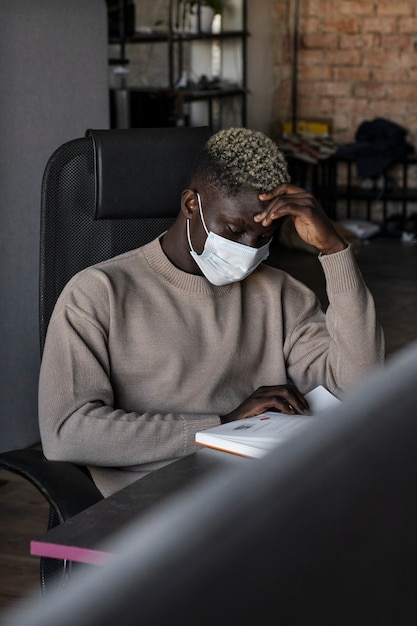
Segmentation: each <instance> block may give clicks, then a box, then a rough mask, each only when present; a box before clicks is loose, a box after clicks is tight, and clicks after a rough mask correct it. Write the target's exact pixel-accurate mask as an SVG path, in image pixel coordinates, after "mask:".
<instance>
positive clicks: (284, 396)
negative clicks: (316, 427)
mask: <svg viewBox="0 0 417 626" xmlns="http://www.w3.org/2000/svg"><path fill="white" fill-rule="evenodd" d="M309 408H310V407H309V405H308V402H307V400H306V399H305V398H304V396H303V395H302V393H300V392H299V391H298V389H297V388H296V387H294V385H271V386H269V387H259V389H257V390H256V391H254V393H253V394H252V395H251V396H249V398H247V399H246V400H244V401H243V402H242V404H240V405H239V406H238V407H237V408H236V409H235V410H234V411H232V412H231V413H228V414H227V415H223V416H222V417H221V418H220V420H221V422H222V424H225V423H226V422H233V421H235V420H240V419H245V418H247V417H253V416H255V415H260V413H264V411H278V412H280V413H285V414H286V415H308V414H309Z"/></svg>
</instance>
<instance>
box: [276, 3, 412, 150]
mask: <svg viewBox="0 0 417 626" xmlns="http://www.w3.org/2000/svg"><path fill="white" fill-rule="evenodd" d="M294 4H295V3H294V1H291V0H274V2H273V11H274V21H275V24H276V28H275V32H276V50H275V56H274V75H273V80H274V99H273V115H272V117H273V126H272V127H273V131H274V133H275V134H279V130H280V128H281V125H282V122H283V121H284V120H285V119H289V120H290V119H291V68H292V58H293V49H292V33H293V27H294ZM299 7H300V19H299V46H298V87H297V96H298V107H297V108H298V119H303V118H308V119H311V118H320V119H328V120H330V121H331V124H332V132H333V136H334V138H335V139H336V141H340V142H346V141H353V140H354V133H355V130H356V128H357V127H358V125H359V124H360V122H361V121H363V120H365V119H373V118H374V117H385V118H387V119H390V120H392V121H395V122H397V123H398V124H401V125H402V126H404V127H405V128H407V129H408V130H409V139H410V141H411V142H412V143H413V144H414V145H417V106H416V103H417V1H416V0H378V1H373V0H299Z"/></svg>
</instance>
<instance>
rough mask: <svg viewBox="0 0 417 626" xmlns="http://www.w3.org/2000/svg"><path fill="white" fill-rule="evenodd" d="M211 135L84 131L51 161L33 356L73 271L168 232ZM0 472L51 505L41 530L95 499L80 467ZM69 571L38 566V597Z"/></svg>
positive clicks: (9, 458)
mask: <svg viewBox="0 0 417 626" xmlns="http://www.w3.org/2000/svg"><path fill="white" fill-rule="evenodd" d="M210 134H211V131H210V130H209V128H207V127H201V128H153V129H152V128H147V129H129V130H90V131H87V134H86V136H85V137H82V138H80V139H75V140H73V141H69V142H67V143H65V144H63V145H62V146H61V147H60V148H58V150H56V152H55V153H54V154H53V155H52V156H51V158H50V159H49V161H48V163H47V165H46V169H45V173H44V178H43V182H42V200H41V232H40V285H39V296H40V301H39V315H40V318H39V322H40V345H41V353H42V351H43V347H44V341H45V335H46V331H47V328H48V323H49V320H50V317H51V313H52V310H53V308H54V305H55V302H56V300H57V298H58V296H59V294H60V293H61V291H62V289H63V287H64V286H65V284H66V283H67V282H68V280H69V279H70V278H71V277H72V276H73V275H74V274H75V273H76V272H78V271H80V270H82V269H83V268H85V267H87V266H89V265H93V264H95V263H98V262H100V261H104V260H106V259H108V258H110V257H112V256H115V255H117V254H121V253H123V252H126V251H127V250H131V249H134V248H136V247H139V246H141V245H143V244H145V243H147V242H149V241H151V240H152V239H154V238H155V237H157V236H158V235H159V234H160V233H161V232H163V231H164V230H166V229H167V228H168V227H169V226H170V224H171V223H172V222H173V220H174V218H175V215H176V214H177V213H178V210H179V200H180V194H181V191H182V189H184V188H185V187H186V186H187V184H188V178H189V174H190V172H191V169H192V166H193V164H194V162H195V159H196V157H197V155H198V153H199V151H200V150H201V148H202V146H203V145H204V143H205V142H206V141H207V139H208V138H209V136H210ZM0 469H7V470H10V471H12V472H15V473H17V474H19V475H21V476H23V477H24V478H26V479H27V480H29V481H30V482H31V483H32V484H33V485H35V486H36V487H37V488H38V489H39V491H41V493H42V494H43V495H44V497H45V498H46V500H47V501H48V503H49V505H50V515H49V521H48V529H49V528H52V527H54V526H56V525H57V524H59V523H61V522H63V521H65V520H66V519H68V518H70V517H72V516H73V515H75V514H76V513H79V512H80V511H82V510H84V509H85V508H87V507H88V506H90V505H92V504H94V503H95V502H97V501H98V500H100V499H102V497H103V496H102V494H101V493H100V491H99V490H98V489H97V487H96V486H95V485H94V483H93V481H92V480H91V477H90V476H89V474H88V472H87V470H86V469H85V468H80V467H78V466H76V465H73V464H71V463H66V462H59V461H48V460H46V459H45V457H44V456H43V454H42V452H41V451H40V450H38V449H25V450H15V451H9V452H5V453H2V454H0ZM71 569H72V564H71V563H67V562H59V561H56V560H54V559H41V562H40V576H41V588H42V591H43V593H45V592H46V591H47V589H48V588H49V589H50V588H51V587H52V586H55V585H56V584H57V583H59V584H61V585H63V584H65V582H66V580H67V578H68V576H69V574H70V572H71Z"/></svg>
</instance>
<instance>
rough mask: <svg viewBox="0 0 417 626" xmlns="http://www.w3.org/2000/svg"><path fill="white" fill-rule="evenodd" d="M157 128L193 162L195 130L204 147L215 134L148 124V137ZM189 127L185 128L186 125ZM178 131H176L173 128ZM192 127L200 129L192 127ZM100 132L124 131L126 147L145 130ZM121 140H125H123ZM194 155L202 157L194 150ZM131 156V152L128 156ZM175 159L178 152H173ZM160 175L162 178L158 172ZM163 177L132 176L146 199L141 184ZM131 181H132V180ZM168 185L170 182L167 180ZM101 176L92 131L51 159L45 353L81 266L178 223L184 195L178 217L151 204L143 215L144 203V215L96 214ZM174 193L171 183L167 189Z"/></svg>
mask: <svg viewBox="0 0 417 626" xmlns="http://www.w3.org/2000/svg"><path fill="white" fill-rule="evenodd" d="M152 130H153V131H155V133H157V134H158V136H159V137H160V134H161V132H166V133H167V135H166V141H168V142H169V141H175V143H176V152H177V154H178V159H179V161H176V166H178V164H179V163H181V162H184V163H187V166H188V167H189V165H190V135H191V136H193V142H194V143H193V147H195V138H196V137H197V143H198V144H199V146H200V147H202V146H203V145H204V143H205V141H206V140H207V138H208V136H209V131H208V129H203V128H195V129H186V130H187V132H185V133H184V134H182V133H178V131H179V130H180V129H172V128H171V129H170V128H167V129H146V130H145V129H144V133H146V136H147V140H148V141H149V133H150V132H152ZM184 130H185V129H184ZM173 131H176V132H173ZM190 131H194V132H191V133H190ZM99 132H100V133H103V132H108V133H118V135H116V136H117V139H118V141H117V143H118V145H119V153H120V150H122V151H123V141H124V137H126V139H127V138H128V137H129V136H130V141H127V142H126V144H127V146H128V145H129V144H131V137H132V133H135V135H134V137H137V141H140V139H141V134H140V133H141V129H132V130H126V131H112V130H109V131H99ZM120 142H121V143H120ZM191 154H192V155H193V157H192V158H193V159H195V157H196V156H197V152H196V150H195V149H194V150H193V152H192V153H191ZM126 158H127V159H128V158H129V155H128V154H127V155H126ZM170 158H172V157H170ZM155 178H156V177H155ZM161 182H162V181H161V180H160V178H158V179H157V180H150V179H149V172H148V173H147V174H146V180H141V172H135V179H134V180H132V181H131V184H132V185H134V188H135V190H136V191H137V194H138V195H137V197H138V205H139V204H140V198H141V195H140V186H141V185H143V186H145V185H146V186H149V185H151V186H152V185H154V186H158V185H159V186H160V185H161ZM127 184H128V185H129V182H127ZM164 184H165V181H164ZM99 185H100V181H99V179H98V178H97V158H96V154H95V145H94V139H93V137H92V136H86V137H83V138H80V139H75V140H72V141H69V142H67V143H65V144H63V145H62V146H61V147H60V148H58V150H57V151H56V152H55V153H54V154H53V155H52V156H51V158H50V159H49V161H48V163H47V166H46V169H45V173H44V177H43V183H42V201H41V234H40V289H39V292H40V306H39V308H40V311H39V314H40V316H39V318H40V344H41V352H43V347H44V341H45V335H46V330H47V327H48V323H49V319H50V317H51V314H52V310H53V308H54V306H55V303H56V300H57V298H58V296H59V294H60V293H61V291H62V289H63V287H64V286H65V284H66V283H67V282H68V280H69V279H70V278H71V277H72V276H73V275H74V274H75V273H77V272H78V271H80V270H82V269H84V268H85V267H87V266H89V265H93V264H95V263H98V262H100V261H104V260H106V259H108V258H110V257H112V256H115V255H117V254H121V253H123V252H126V251H128V250H132V249H134V248H137V247H139V246H142V245H144V244H145V243H147V242H149V241H151V240H152V239H154V238H155V237H157V236H158V235H159V234H161V233H162V232H163V231H164V230H166V229H167V228H168V227H169V226H170V225H171V223H172V222H173V220H174V218H175V215H176V213H177V212H178V209H179V198H178V197H174V198H173V200H172V202H173V206H172V217H154V216H152V207H151V206H150V207H149V210H148V215H149V216H148V217H143V215H144V213H146V211H145V212H144V208H143V207H141V208H140V215H141V217H138V218H135V217H129V218H123V217H120V218H119V217H118V218H112V219H96V203H97V197H98V195H99V192H100V189H99ZM166 191H167V194H169V191H170V190H169V188H168V189H167V190H166Z"/></svg>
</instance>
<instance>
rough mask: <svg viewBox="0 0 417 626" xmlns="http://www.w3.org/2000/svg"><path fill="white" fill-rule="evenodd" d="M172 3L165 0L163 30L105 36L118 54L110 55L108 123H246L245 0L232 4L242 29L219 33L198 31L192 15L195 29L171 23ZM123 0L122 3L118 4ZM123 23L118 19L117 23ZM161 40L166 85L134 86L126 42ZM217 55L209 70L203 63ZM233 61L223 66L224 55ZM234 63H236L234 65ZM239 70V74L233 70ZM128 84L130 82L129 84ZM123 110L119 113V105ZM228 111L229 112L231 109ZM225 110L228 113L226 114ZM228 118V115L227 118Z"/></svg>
mask: <svg viewBox="0 0 417 626" xmlns="http://www.w3.org/2000/svg"><path fill="white" fill-rule="evenodd" d="M172 4H173V2H169V1H167V3H166V15H167V20H166V24H167V27H166V29H164V30H159V29H152V28H150V29H149V32H143V31H140V32H138V31H135V32H133V33H129V34H127V33H126V28H124V27H121V29H120V31H121V33H120V36H119V37H112V38H110V44H113V45H114V44H116V45H118V47H119V55H118V56H117V57H116V58H111V59H110V64H111V65H113V66H117V67H118V71H119V77H118V82H119V84H118V86H117V87H115V88H113V89H111V112H112V126H113V127H123V126H130V127H137V126H142V127H145V126H197V125H202V124H207V125H209V126H210V127H212V128H213V130H218V129H219V128H222V127H226V126H230V125H232V124H236V125H242V126H244V125H245V124H246V94H247V81H246V51H247V45H246V42H247V37H248V32H247V30H246V23H247V7H246V0H240V2H238V3H237V5H238V6H237V9H236V10H239V11H240V14H239V16H238V18H239V19H238V21H239V22H240V25H241V28H238V29H236V28H231V29H226V28H223V27H222V28H221V29H219V32H203V31H202V29H201V22H200V19H199V18H198V19H197V24H198V26H197V30H196V32H190V31H183V30H180V29H178V27H175V24H174V23H173V18H172ZM123 6H125V7H126V0H123V2H121V9H123ZM198 7H199V8H198V11H199V10H200V3H198ZM122 23H123V24H124V22H123V20H121V24H122ZM153 44H157V45H158V44H165V45H166V49H167V76H166V80H165V84H160V85H159V84H158V85H135V84H134V83H133V82H132V81H130V79H129V77H128V75H127V72H126V73H125V72H124V70H123V68H127V67H128V66H129V62H130V59H129V58H128V54H127V49H128V47H130V46H132V45H134V46H147V45H148V46H149V45H153ZM213 53H214V54H216V58H217V64H218V68H217V70H218V72H217V73H216V75H209V72H206V71H205V68H207V66H208V65H209V64H210V57H212V55H213ZM231 55H232V56H233V60H234V61H235V63H231V64H229V65H233V67H232V68H230V67H227V57H229V60H230V57H231ZM236 66H237V67H236ZM237 74H238V75H237ZM130 83H131V84H130ZM123 108H124V109H125V110H124V113H123V114H120V110H121V109H123ZM230 111H232V113H230ZM228 113H229V115H227V114H228ZM230 118H233V119H230Z"/></svg>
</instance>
